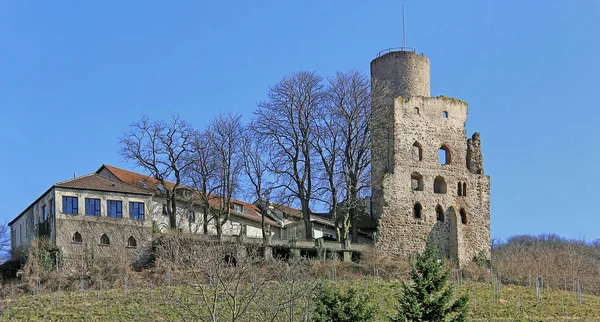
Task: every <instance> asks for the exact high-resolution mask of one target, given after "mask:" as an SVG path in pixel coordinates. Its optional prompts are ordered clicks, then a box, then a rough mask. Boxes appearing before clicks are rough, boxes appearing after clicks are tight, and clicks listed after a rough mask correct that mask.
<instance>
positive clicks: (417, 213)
mask: <svg viewBox="0 0 600 322" xmlns="http://www.w3.org/2000/svg"><path fill="white" fill-rule="evenodd" d="M413 217H415V218H417V219H422V218H423V206H421V204H420V203H418V202H417V203H415V206H414V207H413Z"/></svg>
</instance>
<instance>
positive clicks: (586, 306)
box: [1, 279, 600, 321]
mask: <svg viewBox="0 0 600 322" xmlns="http://www.w3.org/2000/svg"><path fill="white" fill-rule="evenodd" d="M337 283H338V285H340V286H341V287H344V288H347V287H355V288H357V289H358V290H359V294H361V296H364V295H366V294H370V301H371V302H372V303H373V304H374V305H376V306H377V307H378V308H379V313H378V319H377V320H378V321H386V320H387V316H388V315H390V314H391V313H392V312H393V311H394V307H395V294H397V292H398V289H399V288H398V283H396V282H392V281H384V280H377V279H363V280H353V281H341V282H337ZM279 286H280V285H278V284H272V285H267V286H265V288H266V289H271V290H272V294H273V295H274V296H276V295H277V292H278V291H280V290H277V288H278V287H279ZM457 290H458V293H459V294H462V293H466V294H469V295H470V296H471V302H470V304H469V306H470V308H471V310H470V319H471V320H472V321H500V320H505V321H529V320H530V318H531V319H532V320H533V321H565V320H566V318H567V316H568V320H569V321H600V297H598V296H592V295H583V298H582V301H581V304H579V301H578V299H576V297H575V295H574V294H573V293H572V292H561V291H550V290H545V291H544V292H542V295H541V297H540V302H539V304H538V303H536V302H537V301H536V295H535V289H534V288H533V289H532V288H526V287H521V286H504V287H502V288H501V289H500V290H499V293H498V296H497V300H496V301H494V287H493V286H492V285H490V284H483V283H475V282H465V283H464V284H463V285H462V286H457ZM269 292H270V291H267V292H266V293H262V294H261V297H262V300H261V301H262V302H263V303H265V304H269V303H270V302H272V297H271V296H269ZM220 296H222V298H221V299H220V301H222V302H226V301H225V298H226V295H224V294H221V295H220ZM305 300H306V299H304V300H303V299H299V300H298V301H296V303H294V310H293V311H292V310H289V309H283V310H281V311H280V312H279V314H277V315H278V316H279V317H280V319H281V320H283V321H289V320H290V319H289V316H290V315H291V316H292V319H293V320H294V321H301V320H302V319H303V317H304V318H306V317H307V314H309V313H308V312H310V303H308V302H307V301H305ZM201 302H202V301H201V294H200V293H199V292H197V290H194V289H192V288H189V287H188V288H184V287H172V288H161V289H152V290H150V289H149V288H146V289H128V290H127V289H112V290H106V291H89V292H87V291H86V292H83V293H81V292H68V293H66V292H62V293H57V292H54V293H52V294H41V295H39V296H31V295H29V296H23V297H20V298H18V299H16V300H14V301H10V300H9V301H7V302H5V303H3V305H2V306H3V308H4V312H3V314H2V316H1V317H2V320H3V321H4V320H6V321H12V320H15V321H16V320H30V321H48V320H52V321H60V320H62V321H76V320H79V321H113V320H116V321H181V320H199V319H200V316H206V315H207V313H208V311H207V309H206V307H204V306H203V305H201ZM563 302H564V305H563ZM254 303H255V302H252V303H251V304H250V307H249V308H248V311H247V312H246V313H244V314H243V315H242V316H241V317H240V318H239V321H264V320H265V318H266V316H267V315H265V314H267V313H265V311H264V310H265V307H258V306H257V305H255V304H254ZM226 307H227V305H224V306H221V307H220V308H221V310H222V312H221V313H222V314H220V316H221V317H220V319H219V320H220V321H229V320H231V318H230V317H231V310H229V309H226ZM288 308H289V306H288ZM271 313H273V312H271Z"/></svg>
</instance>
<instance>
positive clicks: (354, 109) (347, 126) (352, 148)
mask: <svg viewBox="0 0 600 322" xmlns="http://www.w3.org/2000/svg"><path fill="white" fill-rule="evenodd" d="M369 86H370V84H369V81H368V78H367V77H365V76H364V75H363V74H361V73H358V72H350V73H346V74H344V73H337V74H336V76H335V77H334V78H332V79H330V80H329V88H328V94H329V95H328V98H329V103H330V109H331V112H332V115H331V117H332V118H333V119H335V120H337V122H339V127H338V128H339V130H340V132H339V136H340V141H341V142H340V148H341V150H342V151H341V167H340V172H341V173H342V177H343V183H344V184H343V185H342V189H343V195H344V206H345V207H344V208H345V209H346V210H347V213H346V215H347V217H345V218H344V220H341V223H342V224H343V227H342V231H344V232H345V231H347V229H348V223H349V222H351V226H352V240H354V241H356V240H358V220H359V214H360V213H361V212H363V211H364V208H363V207H364V201H363V199H362V198H361V197H362V193H363V192H364V191H366V190H367V189H368V187H370V179H371V173H370V171H369V170H370V165H371V136H370V133H371V104H372V102H371V91H370V90H369ZM375 86H376V87H378V86H379V85H375ZM376 90H379V89H376ZM348 219H349V220H348Z"/></svg>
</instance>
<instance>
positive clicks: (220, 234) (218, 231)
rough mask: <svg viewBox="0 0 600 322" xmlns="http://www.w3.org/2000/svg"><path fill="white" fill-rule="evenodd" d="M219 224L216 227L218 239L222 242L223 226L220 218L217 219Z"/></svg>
mask: <svg viewBox="0 0 600 322" xmlns="http://www.w3.org/2000/svg"><path fill="white" fill-rule="evenodd" d="M216 219H217V222H216V224H217V225H216V226H217V239H218V240H221V236H223V226H222V225H221V219H220V218H216Z"/></svg>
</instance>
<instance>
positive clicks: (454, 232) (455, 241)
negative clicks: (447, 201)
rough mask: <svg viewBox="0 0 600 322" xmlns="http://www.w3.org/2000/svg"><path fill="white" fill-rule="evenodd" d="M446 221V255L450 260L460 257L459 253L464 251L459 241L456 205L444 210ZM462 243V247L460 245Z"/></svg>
mask: <svg viewBox="0 0 600 322" xmlns="http://www.w3.org/2000/svg"><path fill="white" fill-rule="evenodd" d="M444 214H445V217H446V221H447V222H448V225H449V227H450V232H449V235H448V248H447V249H448V257H449V258H451V259H452V260H458V259H459V258H462V256H461V253H464V245H463V244H462V242H461V241H459V238H462V237H460V235H459V231H458V230H459V226H458V220H459V219H458V209H457V207H456V206H454V205H452V206H450V207H448V209H446V211H445V213H444ZM459 245H462V246H463V247H460V246H459Z"/></svg>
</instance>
